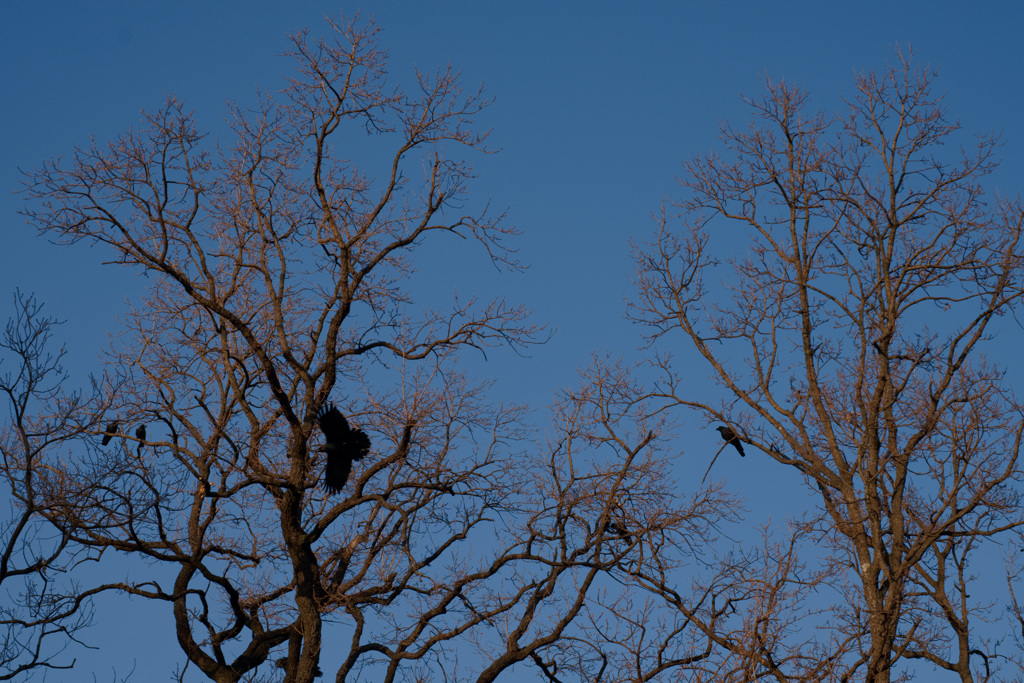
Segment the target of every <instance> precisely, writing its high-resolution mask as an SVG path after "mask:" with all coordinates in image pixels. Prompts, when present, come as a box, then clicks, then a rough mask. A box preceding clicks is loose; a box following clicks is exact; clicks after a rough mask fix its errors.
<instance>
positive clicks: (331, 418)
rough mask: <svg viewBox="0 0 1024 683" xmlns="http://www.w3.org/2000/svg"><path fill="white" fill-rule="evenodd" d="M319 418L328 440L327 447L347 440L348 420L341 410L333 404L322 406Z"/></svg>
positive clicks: (325, 437) (321, 429) (321, 428)
mask: <svg viewBox="0 0 1024 683" xmlns="http://www.w3.org/2000/svg"><path fill="white" fill-rule="evenodd" d="M317 420H318V421H319V423H320V431H322V432H323V433H324V439H325V440H326V441H327V443H326V444H324V445H325V447H328V448H329V447H331V446H335V445H338V444H341V443H342V442H343V441H344V440H345V436H346V435H347V434H348V432H349V428H348V420H346V419H345V416H344V415H342V414H341V411H340V410H338V409H337V408H335V407H334V406H333V405H331V406H327V407H326V408H322V409H321V410H320V414H319V415H317ZM328 452H330V451H328Z"/></svg>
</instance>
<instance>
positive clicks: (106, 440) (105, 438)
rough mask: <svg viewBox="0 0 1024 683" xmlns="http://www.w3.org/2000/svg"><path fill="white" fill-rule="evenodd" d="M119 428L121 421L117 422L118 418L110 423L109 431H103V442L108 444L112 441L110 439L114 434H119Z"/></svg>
mask: <svg viewBox="0 0 1024 683" xmlns="http://www.w3.org/2000/svg"><path fill="white" fill-rule="evenodd" d="M119 429H121V425H120V423H118V422H117V420H114V421H113V422H111V423H110V424H108V425H107V431H105V432H103V441H102V444H103V445H104V446H106V445H107V444H108V443H110V440H111V439H113V438H114V435H115V434H117V432H118V430H119Z"/></svg>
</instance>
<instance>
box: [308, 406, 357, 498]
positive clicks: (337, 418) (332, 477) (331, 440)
mask: <svg viewBox="0 0 1024 683" xmlns="http://www.w3.org/2000/svg"><path fill="white" fill-rule="evenodd" d="M317 420H318V421H319V422H320V430H321V431H322V432H323V433H324V445H323V446H321V447H320V448H318V449H316V450H317V451H318V452H320V453H326V454H327V467H326V468H325V469H324V489H326V491H327V493H328V494H329V495H332V494H335V493H337V492H338V491H341V489H342V488H343V487H344V486H345V482H346V481H348V475H349V473H350V472H351V471H352V463H353V462H354V461H356V460H362V459H363V458H364V457H366V454H367V453H369V452H370V437H368V436H367V435H366V433H365V432H364V431H363V430H361V429H352V428H351V427H349V426H348V420H346V419H345V416H344V415H342V414H341V411H339V410H338V409H337V408H335V407H334V406H333V405H331V406H327V407H324V408H322V409H321V410H320V414H319V415H317Z"/></svg>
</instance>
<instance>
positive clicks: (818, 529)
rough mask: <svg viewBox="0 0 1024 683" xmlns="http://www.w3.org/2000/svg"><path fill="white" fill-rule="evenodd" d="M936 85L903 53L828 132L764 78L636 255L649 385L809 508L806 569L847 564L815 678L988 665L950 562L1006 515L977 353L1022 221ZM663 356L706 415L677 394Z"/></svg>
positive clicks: (1010, 283) (957, 567) (986, 383)
mask: <svg viewBox="0 0 1024 683" xmlns="http://www.w3.org/2000/svg"><path fill="white" fill-rule="evenodd" d="M934 77H935V74H934V73H933V72H931V71H929V70H927V69H920V68H917V67H915V66H913V65H912V63H911V60H910V59H909V58H908V59H903V57H902V55H901V56H900V60H899V62H898V63H896V64H895V66H892V67H890V68H887V69H885V70H883V71H881V72H879V73H874V74H867V75H863V76H861V77H859V78H858V79H857V82H856V92H855V95H854V97H853V98H852V99H851V100H850V101H849V102H848V108H847V111H846V113H845V114H844V115H841V116H839V117H836V118H831V117H828V116H825V115H824V114H822V113H820V112H816V111H814V110H813V109H811V108H810V106H809V103H808V96H807V94H806V93H805V92H803V91H801V90H800V89H798V88H795V87H793V86H792V85H790V84H787V83H768V87H767V94H766V95H765V96H763V97H761V98H757V99H753V100H750V101H749V105H750V107H751V110H752V112H753V122H752V124H751V125H750V127H749V128H742V129H737V128H732V127H725V128H724V129H723V131H722V144H723V147H724V151H723V153H721V154H717V153H716V154H709V155H707V156H703V157H700V158H697V159H695V160H693V161H691V162H689V163H687V164H686V166H685V172H684V174H683V176H682V178H681V180H680V183H681V185H682V187H683V189H684V191H685V193H686V194H685V196H684V198H683V199H682V200H681V201H679V202H678V203H677V204H676V205H675V207H674V209H666V211H665V212H664V213H663V216H664V217H663V219H662V223H661V229H660V231H659V232H658V234H657V237H656V238H655V239H654V240H653V241H652V242H651V243H649V244H645V245H643V246H641V247H639V248H638V250H637V253H638V285H639V287H638V293H637V295H636V297H635V299H634V300H633V302H632V312H633V316H634V317H635V319H636V320H638V321H641V322H642V323H643V324H645V325H647V326H648V329H649V330H650V343H651V345H652V347H653V348H654V349H656V351H657V354H658V355H657V356H656V360H655V364H656V365H657V366H658V367H659V368H660V372H661V377H662V384H661V387H660V389H659V390H658V393H659V394H660V395H661V396H662V397H663V398H665V399H666V400H668V402H669V403H670V404H672V405H678V406H681V407H683V406H685V407H688V408H691V409H695V410H696V411H698V413H700V414H702V415H703V416H704V417H705V418H706V419H707V420H708V421H712V420H714V421H721V422H724V423H725V424H726V425H730V426H731V428H732V430H733V431H734V432H735V433H736V434H737V435H738V436H739V438H740V439H741V441H742V442H743V443H744V444H745V445H746V444H749V445H746V452H747V454H748V456H749V455H755V457H762V458H764V457H766V458H770V459H771V460H773V461H775V462H777V463H779V464H780V465H784V466H787V467H789V468H792V469H793V470H795V472H796V473H797V474H798V475H799V476H800V477H801V478H802V481H803V482H804V483H805V485H806V486H808V487H809V488H810V489H811V490H812V491H813V492H814V493H815V494H816V496H817V499H818V501H819V508H818V510H817V513H816V514H815V515H812V517H811V519H810V520H808V523H809V524H811V526H812V528H813V530H814V535H815V536H817V538H818V539H819V540H818V543H819V544H820V545H819V551H821V550H823V549H827V550H829V552H828V553H827V554H826V556H825V557H824V558H823V559H822V560H821V563H822V564H821V566H827V565H832V566H835V567H840V568H844V571H842V572H840V573H838V574H836V575H834V576H833V578H832V579H831V582H832V585H833V586H834V588H835V589H837V590H838V591H839V594H840V595H842V596H843V601H844V602H843V604H842V605H841V606H840V607H839V608H837V609H836V611H835V612H834V614H833V616H832V617H831V618H829V619H828V622H827V623H826V624H825V626H826V627H827V628H829V629H831V632H832V634H833V635H832V637H831V640H832V641H833V642H834V643H836V644H837V647H839V648H840V649H839V650H838V651H839V652H840V653H841V657H840V661H839V662H838V665H831V666H830V667H829V669H828V671H829V673H828V675H827V676H822V678H823V679H828V680H854V679H857V680H865V681H871V682H876V681H878V682H882V681H890V680H899V679H902V678H905V677H906V675H907V674H908V670H907V669H906V668H905V667H904V665H905V664H906V659H907V658H923V659H926V660H929V661H930V662H932V663H933V664H936V665H938V666H941V667H944V668H946V669H949V670H951V671H954V672H956V673H957V674H958V675H959V676H960V677H961V679H962V680H965V681H968V680H974V678H973V675H972V665H973V670H974V671H975V672H976V673H977V672H983V673H982V676H983V677H984V676H986V675H988V674H986V673H984V672H987V670H988V668H989V667H988V664H987V663H985V662H988V658H990V657H991V656H992V655H993V654H994V653H993V652H990V651H989V652H986V651H985V647H986V646H985V645H984V643H982V642H980V637H979V636H978V634H977V633H976V632H975V626H977V624H978V621H979V617H982V616H985V615H986V612H987V606H988V605H987V603H985V602H984V601H982V600H978V599H977V598H973V599H972V598H971V597H970V593H969V585H970V578H971V574H970V571H969V570H968V569H967V568H966V567H967V564H968V560H969V558H970V557H978V553H979V552H981V551H982V549H983V548H986V547H988V548H989V549H991V547H992V545H993V544H992V543H987V541H990V540H993V539H996V538H1000V537H1003V536H1005V535H1006V533H1007V532H1008V531H1010V530H1012V529H1014V528H1015V527H1017V526H1018V525H1020V524H1021V521H1022V517H1021V514H1022V510H1021V505H1020V502H1021V501H1020V496H1019V493H1018V491H1017V486H1018V483H1019V480H1020V478H1021V471H1020V466H1019V460H1018V456H1019V452H1020V443H1021V434H1022V430H1024V419H1022V412H1021V409H1022V406H1021V404H1020V403H1019V402H1018V400H1017V399H1016V398H1015V396H1014V394H1013V392H1012V390H1011V388H1010V386H1009V384H1008V382H1007V381H1006V378H1005V377H1004V373H1003V371H1002V370H1001V369H1000V367H999V365H998V364H997V360H996V359H994V358H989V357H986V355H985V351H984V350H985V348H986V347H987V346H989V345H988V344H987V343H988V342H990V341H991V340H992V338H993V337H994V335H995V334H996V330H997V329H999V328H1000V325H999V323H1005V322H1009V321H1011V320H1013V318H1012V317H1011V315H1010V314H1012V313H1014V312H1015V311H1016V310H1017V307H1018V306H1019V305H1020V301H1021V297H1022V295H1024V289H1022V283H1024V279H1022V276H1024V268H1022V267H1024V261H1022V257H1024V248H1022V243H1021V237H1022V230H1024V210H1022V206H1021V203H1020V202H1019V200H1017V199H1013V198H1007V197H995V198H990V197H987V196H986V194H985V192H984V190H983V181H984V180H985V177H986V176H987V175H988V174H989V173H990V172H991V171H992V170H993V168H994V167H995V165H996V162H995V159H994V157H993V153H994V151H995V148H996V145H997V141H996V139H994V138H993V137H990V136H980V137H977V138H976V139H974V140H973V142H971V143H968V144H966V145H965V146H964V147H962V148H961V147H959V144H958V143H960V142H961V138H960V137H959V124H957V123H955V122H952V121H950V120H949V118H948V117H947V114H946V111H945V109H944V108H943V105H942V101H941V98H940V97H937V96H936V95H935V94H934V93H933V90H932V86H933V81H934ZM958 150H959V151H958ZM675 209H677V210H678V211H676V210H675ZM673 214H678V217H679V219H680V222H681V225H678V226H677V225H676V224H675V218H676V217H675V216H674V215H673ZM723 235H728V241H729V245H726V244H724V239H723V238H722V236H723ZM735 244H742V245H743V247H742V248H741V249H740V250H733V249H730V248H729V246H731V245H735ZM719 278H721V279H722V281H723V282H724V286H723V288H722V289H719V288H718V287H714V286H711V285H710V284H709V283H710V282H712V281H717V280H718V279H719ZM993 348H994V347H993ZM680 349H682V350H683V351H682V352H685V353H687V354H689V353H692V352H695V353H696V355H697V357H698V358H700V359H702V360H703V362H704V363H706V367H707V368H709V369H710V371H711V374H712V376H713V377H714V378H715V379H716V381H717V383H718V384H719V386H720V387H721V389H722V390H723V396H722V399H721V401H720V402H713V401H709V400H700V399H696V398H694V392H693V391H692V385H690V384H689V383H690V379H689V378H688V377H684V376H681V375H680V374H679V373H678V372H677V371H676V370H675V369H673V366H672V363H671V359H670V358H669V354H670V353H671V352H672V351H673V350H680ZM748 459H749V458H748ZM824 632H825V631H822V633H824ZM843 644H846V645H843ZM847 646H848V647H849V649H848V650H847V651H845V652H844V651H843V649H842V648H845V647H847ZM737 651H738V650H737ZM983 663H985V664H984V666H983ZM759 666H760V667H761V668H759V669H758V671H761V672H764V675H774V674H773V673H772V670H771V667H769V666H767V665H763V664H760V665H759ZM736 680H740V679H736ZM742 680H753V678H743V679H742ZM801 680H802V679H801Z"/></svg>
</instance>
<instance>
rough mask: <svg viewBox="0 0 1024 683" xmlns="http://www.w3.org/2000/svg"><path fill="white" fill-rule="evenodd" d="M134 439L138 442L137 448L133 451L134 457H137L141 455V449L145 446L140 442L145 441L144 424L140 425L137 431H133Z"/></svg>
mask: <svg viewBox="0 0 1024 683" xmlns="http://www.w3.org/2000/svg"><path fill="white" fill-rule="evenodd" d="M135 438H136V439H138V440H139V447H138V448H137V449H135V453H136V455H139V454H141V453H142V447H143V446H144V445H145V444H144V443H142V442H143V441H145V440H146V425H145V424H140V425H139V427H138V429H136V430H135Z"/></svg>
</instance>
